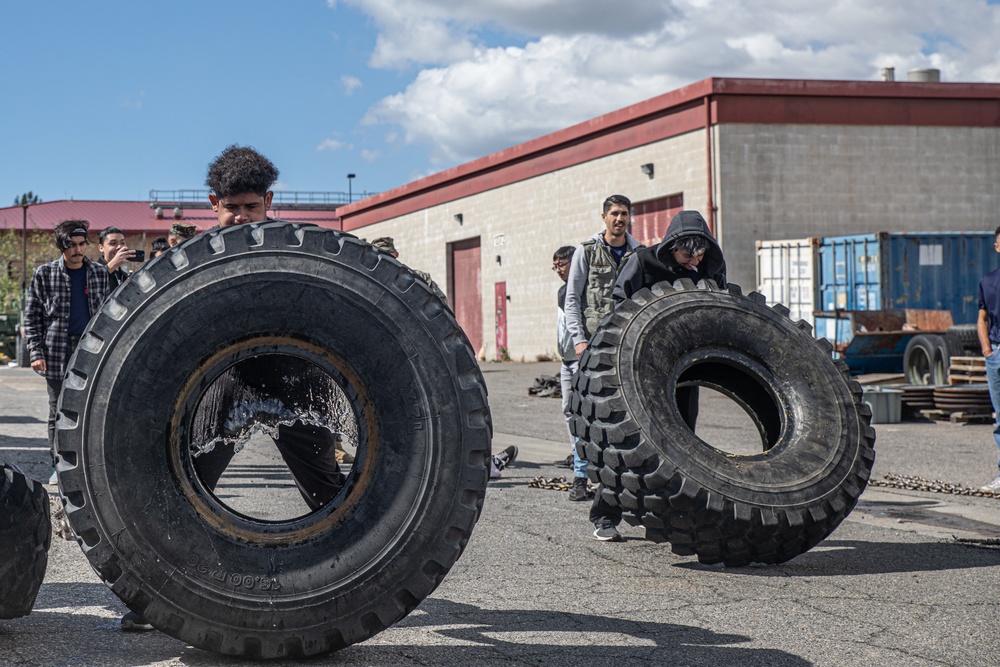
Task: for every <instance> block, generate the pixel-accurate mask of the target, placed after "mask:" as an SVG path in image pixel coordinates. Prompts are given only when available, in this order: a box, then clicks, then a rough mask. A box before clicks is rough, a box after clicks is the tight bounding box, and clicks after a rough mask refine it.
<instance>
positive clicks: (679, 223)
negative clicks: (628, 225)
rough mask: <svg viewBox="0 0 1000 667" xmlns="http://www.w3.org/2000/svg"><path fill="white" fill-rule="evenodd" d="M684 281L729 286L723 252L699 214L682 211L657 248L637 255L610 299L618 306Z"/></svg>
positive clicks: (616, 284) (623, 271)
mask: <svg viewBox="0 0 1000 667" xmlns="http://www.w3.org/2000/svg"><path fill="white" fill-rule="evenodd" d="M681 278H690V279H691V280H693V281H694V282H695V283H697V282H698V281H699V280H704V279H706V278H707V279H709V280H714V281H715V282H716V284H717V285H718V286H719V287H723V288H724V287H725V286H726V260H725V258H724V257H723V256H722V248H720V247H719V244H718V243H716V241H715V238H714V237H713V236H712V232H710V231H709V229H708V223H707V222H705V218H703V217H701V213H699V212H698V211H681V212H680V213H678V214H677V215H675V216H674V218H673V220H671V221H670V225H669V226H668V227H667V233H666V235H665V236H664V237H663V240H662V241H660V243H659V244H658V245H656V246H655V247H652V248H643V249H642V250H638V251H636V253H635V255H633V256H632V257H630V258H629V260H628V261H627V262H626V263H625V266H623V267H622V270H621V273H619V274H618V280H617V281H616V282H615V287H614V289H613V290H612V292H611V298H612V299H613V300H614V302H615V305H618V304H619V303H621V302H622V301H624V300H625V299H628V298H629V297H631V296H632V295H633V294H634V293H636V292H637V291H639V290H640V289H642V288H643V287H652V286H653V285H655V284H656V283H660V282H663V281H667V282H671V283H672V282H674V281H675V280H680V279H681Z"/></svg>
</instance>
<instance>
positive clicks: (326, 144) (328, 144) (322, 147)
mask: <svg viewBox="0 0 1000 667" xmlns="http://www.w3.org/2000/svg"><path fill="white" fill-rule="evenodd" d="M350 148H351V146H350V144H345V143H344V142H343V141H337V140H336V139H324V140H323V141H321V142H319V144H318V145H317V146H316V152H317V153H319V152H320V151H339V150H344V149H350Z"/></svg>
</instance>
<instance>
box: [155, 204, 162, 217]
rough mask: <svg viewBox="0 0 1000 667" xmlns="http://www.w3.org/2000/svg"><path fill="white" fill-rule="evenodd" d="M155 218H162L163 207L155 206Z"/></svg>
mask: <svg viewBox="0 0 1000 667" xmlns="http://www.w3.org/2000/svg"><path fill="white" fill-rule="evenodd" d="M156 217H157V218H161V219H162V218H163V207H162V206H157V207H156Z"/></svg>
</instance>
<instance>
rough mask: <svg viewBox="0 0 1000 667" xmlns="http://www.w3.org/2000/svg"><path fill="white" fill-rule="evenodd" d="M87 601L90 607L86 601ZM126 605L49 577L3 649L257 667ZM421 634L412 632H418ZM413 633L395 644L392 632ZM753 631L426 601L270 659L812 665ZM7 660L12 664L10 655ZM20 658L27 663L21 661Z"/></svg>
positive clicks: (86, 659) (79, 660)
mask: <svg viewBox="0 0 1000 667" xmlns="http://www.w3.org/2000/svg"><path fill="white" fill-rule="evenodd" d="M80 600H88V601H90V604H91V605H92V606H89V607H85V606H80V604H79V601H80ZM124 612H125V607H124V606H123V605H122V604H121V603H120V602H119V601H118V600H117V598H115V597H114V594H113V593H111V592H110V590H108V589H107V588H106V587H105V586H103V585H101V584H46V585H44V586H43V587H42V590H41V591H40V593H39V599H38V601H37V602H36V605H35V611H34V612H32V614H31V615H30V616H27V617H24V618H20V619H15V620H10V621H0V651H2V654H3V655H4V656H6V657H7V658H11V657H16V656H20V658H19V659H23V660H24V662H23V664H100V665H108V666H111V667H117V666H118V665H147V664H161V663H166V664H177V663H180V664H184V665H197V666H201V665H252V664H263V663H254V662H250V661H247V660H246V659H243V658H234V657H227V656H221V655H216V654H213V653H208V652H205V651H201V650H199V649H194V648H191V647H189V646H186V645H185V644H183V643H181V642H179V641H177V640H175V639H173V638H171V637H169V636H167V635H164V634H163V633H161V632H144V633H124V632H121V631H120V630H119V618H120V616H121V614H123V613H124ZM415 632H416V633H418V634H417V636H416V637H414V634H413V633H415ZM394 635H395V636H397V637H399V638H400V639H401V640H403V641H405V639H406V637H408V636H409V637H414V638H415V639H416V641H412V642H406V643H405V644H404V643H399V644H394V643H392V639H393V637H394ZM751 641H753V638H751V637H746V636H744V635H737V634H721V633H716V632H712V631H710V630H705V629H702V628H696V627H692V626H687V625H679V624H675V623H654V622H649V621H630V620H623V619H621V618H609V617H604V616H597V615H592V614H580V613H573V612H559V611H540V610H522V609H510V610H494V609H482V608H480V607H477V606H474V605H469V604H462V603H457V602H452V601H450V600H442V599H428V600H424V602H423V603H422V604H421V605H420V607H419V608H418V610H417V611H416V612H414V613H413V614H411V615H410V616H408V617H407V618H405V619H403V620H402V621H401V622H400V623H398V624H396V625H395V626H393V627H391V628H389V630H388V631H386V632H385V633H382V634H380V635H376V637H375V639H374V640H373V643H369V644H365V643H362V644H356V645H354V646H350V647H348V648H345V649H342V650H341V651H338V652H336V653H331V654H327V655H324V656H316V657H315V658H311V659H307V660H299V661H268V662H267V663H266V664H268V665H272V666H273V665H286V664H310V665H327V664H331V665H332V664H335V665H352V664H365V665H391V666H398V665H400V664H421V665H456V666H457V665H463V666H464V665H470V664H476V665H477V666H478V667H482V666H483V665H493V664H496V665H500V664H509V663H510V661H511V660H514V661H515V662H518V663H520V662H523V661H526V660H527V661H530V662H531V663H532V664H544V663H548V664H567V665H569V664H573V665H580V664H595V665H596V664H623V663H622V661H627V660H636V661H639V662H635V663H632V664H704V665H741V666H746V667H753V666H757V665H759V666H765V665H766V666H771V667H800V666H803V665H808V664H809V663H808V662H807V661H806V660H803V659H802V658H799V657H798V656H795V655H792V654H790V653H787V652H784V651H779V650H774V649H756V648H746V647H741V646H739V645H740V644H746V643H749V642H751ZM175 661H176V662H175ZM4 664H6V663H4ZM15 664H22V663H19V662H17V660H15Z"/></svg>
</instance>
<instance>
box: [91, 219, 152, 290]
mask: <svg viewBox="0 0 1000 667" xmlns="http://www.w3.org/2000/svg"><path fill="white" fill-rule="evenodd" d="M97 249H98V250H99V251H100V253H101V256H100V257H99V258H98V259H97V263H98V264H101V265H102V266H104V267H105V268H106V269H107V270H108V282H109V283H110V285H111V290H112V291H114V289H115V288H116V287H118V286H119V285H121V284H122V283H123V282H125V281H126V280H128V275H129V274H128V273H127V272H126V271H125V264H126V263H127V262H135V261H138V262H141V261H142V259H141V258H139V257H137V256H136V254H137V253H139V252H142V251H139V250H130V249H129V247H128V244H126V243H125V234H123V233H122V230H120V229H118V228H117V227H105V228H104V229H102V230H101V233H100V234H98V235H97Z"/></svg>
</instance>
